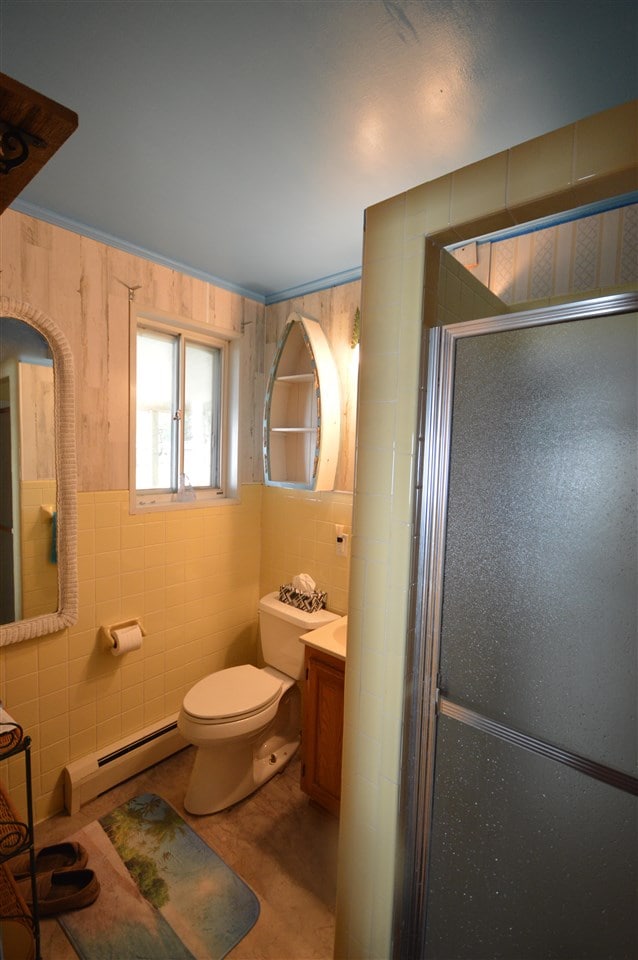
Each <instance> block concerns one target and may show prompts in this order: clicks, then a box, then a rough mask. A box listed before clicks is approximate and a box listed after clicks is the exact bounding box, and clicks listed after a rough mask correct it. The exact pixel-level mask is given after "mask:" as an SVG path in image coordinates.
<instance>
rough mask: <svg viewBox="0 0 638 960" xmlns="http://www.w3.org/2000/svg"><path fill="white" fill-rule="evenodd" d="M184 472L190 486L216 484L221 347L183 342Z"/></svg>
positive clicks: (215, 485)
mask: <svg viewBox="0 0 638 960" xmlns="http://www.w3.org/2000/svg"><path fill="white" fill-rule="evenodd" d="M185 359H186V363H185V375H184V473H185V474H186V476H187V477H188V480H189V482H190V484H191V486H193V487H218V486H219V485H220V482H219V467H220V462H219V461H220V457H219V440H220V390H219V384H220V373H221V351H220V350H219V349H218V348H217V347H208V346H204V345H203V344H199V343H189V342H187V343H186V358H185Z"/></svg>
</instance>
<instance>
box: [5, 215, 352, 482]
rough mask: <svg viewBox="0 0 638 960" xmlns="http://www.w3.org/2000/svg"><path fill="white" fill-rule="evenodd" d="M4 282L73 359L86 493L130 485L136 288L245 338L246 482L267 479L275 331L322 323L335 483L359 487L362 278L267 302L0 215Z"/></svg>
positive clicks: (142, 301) (144, 296)
mask: <svg viewBox="0 0 638 960" xmlns="http://www.w3.org/2000/svg"><path fill="white" fill-rule="evenodd" d="M0 270H1V273H0V290H1V291H2V293H3V294H5V295H6V296H9V297H15V298H16V299H18V300H22V301H25V302H27V303H30V304H31V305H32V306H34V307H36V308H38V309H39V310H42V311H44V312H45V313H47V314H49V316H50V317H51V318H52V319H53V320H54V321H55V322H56V323H57V325H58V326H59V327H60V329H61V330H62V331H63V333H64V334H65V335H66V337H67V339H68V340H69V343H70V346H71V349H72V351H73V356H74V358H75V367H76V416H77V444H78V489H79V491H98V490H122V489H126V488H127V487H128V403H129V362H128V353H129V347H128V344H129V290H134V297H135V302H136V304H138V305H141V306H144V307H147V308H152V309H155V310H159V311H162V312H165V313H169V314H174V315H178V316H181V317H184V318H189V319H197V320H199V321H203V322H204V323H208V324H210V325H211V327H214V328H217V329H221V330H225V331H229V332H232V333H234V334H239V335H241V344H242V349H241V360H240V371H241V372H240V397H239V405H240V453H239V479H240V482H241V483H260V482H261V481H262V479H263V468H262V443H263V404H264V395H265V389H266V382H267V378H268V374H269V371H270V366H271V363H272V359H273V357H274V353H275V349H276V345H277V340H278V338H279V336H280V335H281V333H282V331H283V328H284V326H285V324H286V320H287V318H288V316H289V314H290V313H291V312H292V311H298V312H302V313H306V314H307V315H308V316H311V317H313V318H314V319H316V320H318V321H319V322H320V323H321V326H322V327H323V329H324V331H325V333H326V336H327V338H328V341H329V343H330V346H331V348H332V351H333V354H334V357H335V361H336V363H337V368H338V370H339V376H340V380H341V398H342V439H341V453H340V457H339V464H338V468H337V478H336V482H335V486H336V489H337V490H347V491H352V489H353V482H354V442H355V424H356V390H357V368H356V363H355V362H354V356H353V351H352V350H351V349H350V338H351V333H352V325H353V322H354V313H355V310H356V308H357V307H358V306H359V291H360V282H359V281H356V282H354V283H349V284H345V285H343V286H338V287H333V288H330V289H328V290H324V291H320V292H319V293H314V294H309V295H307V296H305V297H298V298H295V299H293V300H289V301H285V302H282V303H278V304H275V305H273V306H269V307H264V306H263V304H261V303H259V302H257V301H255V300H251V299H249V298H247V297H243V296H240V295H239V294H236V293H233V292H231V291H228V290H225V289H223V288H221V287H217V286H214V285H212V284H209V283H206V282H204V281H203V280H200V279H197V278H195V277H191V276H188V275H186V274H182V273H179V272H178V271H176V270H171V269H169V268H168V267H165V266H162V265H159V264H156V263H153V262H151V261H150V260H145V259H143V258H141V257H136V256H134V255H132V254H130V253H126V252H124V251H121V250H119V249H116V248H113V247H109V246H107V245H106V244H103V243H99V242H97V241H95V240H91V239H89V238H86V237H82V236H80V235H78V234H76V233H72V232H70V231H68V230H64V229H62V228H60V227H57V226H54V225H52V224H48V223H45V222H43V221H40V220H36V219H34V218H32V217H27V216H25V215H23V214H20V213H17V212H16V211H13V210H7V211H5V213H3V214H2V216H1V217H0Z"/></svg>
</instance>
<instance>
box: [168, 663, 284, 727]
mask: <svg viewBox="0 0 638 960" xmlns="http://www.w3.org/2000/svg"><path fill="white" fill-rule="evenodd" d="M281 689H282V682H281V680H278V679H277V678H276V677H273V676H272V674H270V673H267V672H266V671H264V670H259V669H258V668H257V667H253V666H252V665H251V664H249V663H245V664H242V665H241V666H239V667H227V668H226V669H225V670H219V671H218V672H217V673H211V674H209V675H208V676H207V677H204V678H203V679H202V680H200V681H199V682H198V683H196V684H195V686H194V687H192V688H191V689H190V690H189V691H188V693H187V694H186V696H185V697H184V702H183V704H182V709H183V711H184V713H185V714H187V716H188V717H189V718H190V719H191V720H192V721H194V722H195V723H209V724H214V723H229V722H231V721H233V720H240V719H242V718H244V717H251V716H254V715H255V714H257V713H261V712H262V711H263V710H265V709H267V707H269V706H270V705H271V704H272V703H273V702H274V701H275V700H277V699H278V698H279V695H280V693H281Z"/></svg>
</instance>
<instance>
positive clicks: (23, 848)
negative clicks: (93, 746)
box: [0, 708, 40, 960]
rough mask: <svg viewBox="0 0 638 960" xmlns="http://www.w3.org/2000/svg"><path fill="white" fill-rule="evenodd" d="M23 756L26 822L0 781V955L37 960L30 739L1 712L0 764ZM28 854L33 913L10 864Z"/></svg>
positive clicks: (37, 925)
mask: <svg viewBox="0 0 638 960" xmlns="http://www.w3.org/2000/svg"><path fill="white" fill-rule="evenodd" d="M18 754H22V755H23V757H24V764H25V774H26V787H27V820H26V822H24V821H23V819H22V818H21V817H20V816H19V815H18V813H17V812H16V810H15V808H14V807H13V804H12V803H11V799H10V797H9V794H8V792H7V791H6V789H5V787H4V785H3V783H2V782H1V781H0V955H1V956H6V957H7V958H12V960H18V958H19V960H40V925H39V918H38V901H37V894H36V889H35V849H34V834H33V800H32V793H31V738H30V737H27V736H24V734H23V731H22V728H21V727H20V726H19V725H18V724H16V723H15V722H14V721H13V720H10V721H9V722H7V714H6V713H4V711H3V710H2V709H1V708H0V762H1V761H3V760H8V759H9V758H10V757H13V756H16V755H18ZM23 853H29V855H30V862H31V877H32V887H31V891H32V900H33V910H32V911H31V910H30V909H29V907H28V906H27V904H26V902H25V900H24V898H23V897H22V896H21V894H20V891H19V890H18V887H17V885H16V883H15V880H14V879H13V874H12V872H11V870H10V868H9V861H10V860H11V859H12V858H13V857H16V856H18V854H23Z"/></svg>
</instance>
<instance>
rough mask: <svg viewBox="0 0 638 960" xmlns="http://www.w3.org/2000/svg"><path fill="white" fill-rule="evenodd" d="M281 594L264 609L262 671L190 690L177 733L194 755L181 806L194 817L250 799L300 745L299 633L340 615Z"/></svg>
mask: <svg viewBox="0 0 638 960" xmlns="http://www.w3.org/2000/svg"><path fill="white" fill-rule="evenodd" d="M278 596H279V595H278V593H277V592H274V593H270V594H267V595H266V596H265V597H262V599H261V600H260V601H259V630H260V641H261V650H262V656H263V659H264V661H265V664H266V665H265V666H264V667H261V668H258V667H255V666H253V665H252V664H243V665H241V666H235V667H227V668H226V669H225V670H219V671H218V672H217V673H212V674H209V675H208V676H206V677H204V678H203V679H202V680H200V681H199V682H198V683H196V684H195V686H194V687H192V688H191V689H190V690H189V691H188V693H187V694H186V696H185V697H184V701H183V703H182V708H181V710H180V713H179V716H178V719H177V727H178V729H179V731H180V733H181V734H182V736H183V737H184V739H185V740H186V741H187V742H188V743H191V744H193V745H194V746H196V747H197V754H196V756H195V762H194V765H193V769H192V772H191V777H190V781H189V784H188V788H187V791H186V796H185V798H184V806H185V808H186V810H188V812H189V813H193V814H208V813H217V812H218V811H220V810H224V809H225V808H226V807H229V806H231V804H233V803H237V802H238V801H239V800H242V799H243V798H244V797H247V796H248V795H249V794H250V793H252V792H253V791H254V790H257V789H258V788H259V787H260V786H261V785H262V784H264V783H266V781H267V780H269V779H270V778H271V777H272V776H274V774H275V773H277V772H278V771H279V770H281V769H282V768H283V767H284V766H285V764H286V763H288V761H289V760H290V759H291V757H292V756H293V755H294V753H295V752H296V750H297V748H298V747H299V743H300V740H301V697H300V691H299V686H298V684H297V681H298V680H301V678H302V677H303V672H304V646H303V644H302V643H301V641H300V639H299V638H300V636H301V634H302V633H307V632H308V631H310V630H315V629H317V627H320V626H323V625H324V624H325V623H328V622H329V621H331V620H334V619H337V618H338V614H336V613H330V612H329V611H327V610H318V611H316V612H315V613H306V612H305V611H302V610H298V609H296V608H295V607H292V606H290V605H289V604H285V603H281V602H280V601H279V599H278Z"/></svg>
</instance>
